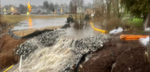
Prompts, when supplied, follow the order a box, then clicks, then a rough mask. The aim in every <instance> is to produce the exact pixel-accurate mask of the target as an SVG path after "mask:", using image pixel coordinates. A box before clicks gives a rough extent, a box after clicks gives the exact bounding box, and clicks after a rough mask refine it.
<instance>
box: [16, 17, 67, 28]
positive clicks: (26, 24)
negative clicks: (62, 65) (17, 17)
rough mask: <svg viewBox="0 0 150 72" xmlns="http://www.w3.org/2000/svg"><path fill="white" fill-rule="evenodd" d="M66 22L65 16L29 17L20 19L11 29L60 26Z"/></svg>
mask: <svg viewBox="0 0 150 72" xmlns="http://www.w3.org/2000/svg"><path fill="white" fill-rule="evenodd" d="M65 22H66V18H53V19H31V18H29V19H28V20H25V21H21V22H20V23H19V24H18V25H17V26H15V27H14V28H13V30H26V29H40V28H45V27H55V26H62V25H64V24H65Z"/></svg>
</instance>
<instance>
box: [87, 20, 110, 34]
mask: <svg viewBox="0 0 150 72" xmlns="http://www.w3.org/2000/svg"><path fill="white" fill-rule="evenodd" d="M90 24H91V26H92V28H93V29H94V30H96V31H99V32H102V33H106V32H107V31H105V30H101V29H98V28H95V27H94V26H93V23H92V22H91V23H90Z"/></svg>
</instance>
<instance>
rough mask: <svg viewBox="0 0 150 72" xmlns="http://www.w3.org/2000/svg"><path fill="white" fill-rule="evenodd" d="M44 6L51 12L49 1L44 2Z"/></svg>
mask: <svg viewBox="0 0 150 72" xmlns="http://www.w3.org/2000/svg"><path fill="white" fill-rule="evenodd" d="M43 6H44V7H45V8H46V9H47V10H49V3H48V1H44V2H43Z"/></svg>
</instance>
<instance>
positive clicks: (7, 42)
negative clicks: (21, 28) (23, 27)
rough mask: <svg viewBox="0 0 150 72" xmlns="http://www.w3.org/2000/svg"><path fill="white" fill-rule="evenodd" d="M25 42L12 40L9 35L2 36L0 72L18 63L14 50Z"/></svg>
mask: <svg viewBox="0 0 150 72" xmlns="http://www.w3.org/2000/svg"><path fill="white" fill-rule="evenodd" d="M24 41H25V40H23V39H19V40H16V39H13V38H11V37H10V36H9V35H4V36H3V37H2V38H1V39H0V71H1V70H2V69H3V68H6V67H8V66H10V65H12V64H16V63H18V61H19V56H18V55H16V54H15V52H14V50H15V49H16V48H17V45H20V44H21V43H23V42H24Z"/></svg>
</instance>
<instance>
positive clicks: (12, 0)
mask: <svg viewBox="0 0 150 72" xmlns="http://www.w3.org/2000/svg"><path fill="white" fill-rule="evenodd" d="M28 1H30V3H31V4H32V5H36V6H37V5H43V2H44V1H48V2H53V3H58V4H60V3H67V4H69V2H70V0H1V5H2V6H4V5H9V4H12V5H16V6H18V5H19V4H27V2H28ZM84 2H85V4H88V3H89V2H91V3H92V2H93V0H84Z"/></svg>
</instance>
